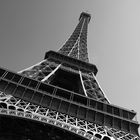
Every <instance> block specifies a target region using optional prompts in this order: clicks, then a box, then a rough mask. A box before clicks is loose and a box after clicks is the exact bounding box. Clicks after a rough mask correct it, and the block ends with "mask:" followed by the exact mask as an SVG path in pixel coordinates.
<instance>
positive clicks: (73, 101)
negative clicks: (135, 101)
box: [0, 12, 139, 140]
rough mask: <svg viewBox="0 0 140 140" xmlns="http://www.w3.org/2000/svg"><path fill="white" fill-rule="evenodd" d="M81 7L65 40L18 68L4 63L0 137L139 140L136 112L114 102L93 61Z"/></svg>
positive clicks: (0, 82) (0, 88) (0, 78)
mask: <svg viewBox="0 0 140 140" xmlns="http://www.w3.org/2000/svg"><path fill="white" fill-rule="evenodd" d="M90 19H91V16H90V14H88V13H85V12H82V13H81V15H80V18H79V23H78V25H77V26H76V28H75V30H74V32H73V33H72V35H71V36H70V38H69V39H68V40H67V41H66V43H65V44H64V45H63V46H62V48H60V49H59V50H58V52H55V51H48V52H46V54H45V58H44V60H43V61H41V62H39V63H38V64H36V65H34V66H31V67H29V68H27V69H25V70H22V71H20V72H18V73H15V72H12V71H9V70H7V69H4V68H0V140H74V139H77V140H82V139H83V140H84V139H89V140H95V139H102V140H114V139H115V140H117V139H122V140H137V139H139V134H138V127H139V124H138V122H137V121H135V120H134V117H135V115H136V112H134V111H132V110H128V109H125V108H121V107H118V106H115V105H112V104H110V102H109V100H108V99H107V97H106V96H105V94H104V92H103V90H102V89H101V87H100V85H99V83H98V81H97V79H96V77H95V76H96V74H97V71H98V70H97V67H96V66H95V65H93V64H90V63H89V59H88V53H87V28H88V23H89V21H90Z"/></svg>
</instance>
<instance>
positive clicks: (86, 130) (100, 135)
mask: <svg viewBox="0 0 140 140" xmlns="http://www.w3.org/2000/svg"><path fill="white" fill-rule="evenodd" d="M0 114H4V115H10V116H17V117H23V118H26V119H32V120H35V121H41V122H43V123H47V124H51V125H55V126H57V127H61V128H63V129H66V130H68V131H71V132H73V133H76V134H77V135H80V136H82V137H84V138H86V139H89V140H93V139H102V140H110V139H111V140H114V139H123V140H140V138H139V137H138V136H135V135H132V134H129V133H126V132H123V131H120V130H116V129H113V128H108V127H106V126H105V127H103V126H101V125H98V124H95V123H91V122H87V121H85V120H81V119H78V118H75V117H72V116H69V115H66V114H63V113H60V112H57V111H54V110H50V109H48V108H45V107H42V106H38V105H36V104H32V103H29V102H26V101H24V100H21V99H18V98H15V97H13V96H11V95H6V94H5V93H3V92H0Z"/></svg>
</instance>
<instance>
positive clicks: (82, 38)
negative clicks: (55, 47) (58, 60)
mask: <svg viewBox="0 0 140 140" xmlns="http://www.w3.org/2000/svg"><path fill="white" fill-rule="evenodd" d="M90 19H91V16H90V14H88V13H85V12H82V13H81V15H80V17H79V23H78V25H77V26H76V28H75V30H74V32H73V33H72V35H71V36H70V38H69V39H68V40H67V41H66V43H65V44H64V45H63V46H62V48H60V49H59V51H58V52H59V53H61V54H63V55H67V56H70V57H73V58H76V59H79V60H81V61H84V62H89V59H88V52H87V30H88V23H89V21H90Z"/></svg>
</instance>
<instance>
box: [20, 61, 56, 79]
mask: <svg viewBox="0 0 140 140" xmlns="http://www.w3.org/2000/svg"><path fill="white" fill-rule="evenodd" d="M57 66H58V64H57V63H56V62H54V61H49V60H43V61H42V62H40V63H38V64H36V65H34V66H32V67H30V68H27V69H25V70H22V71H20V72H19V73H21V74H22V75H25V76H27V77H31V78H33V79H36V80H39V81H41V80H43V79H44V78H45V77H46V76H48V75H49V74H50V73H51V72H52V71H53V70H55V68H56V67H57Z"/></svg>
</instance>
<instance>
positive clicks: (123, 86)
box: [0, 0, 140, 122]
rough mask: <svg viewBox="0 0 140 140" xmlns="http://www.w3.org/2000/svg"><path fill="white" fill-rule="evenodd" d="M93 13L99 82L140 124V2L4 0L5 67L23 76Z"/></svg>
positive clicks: (91, 45) (1, 45)
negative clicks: (82, 18) (134, 113)
mask: <svg viewBox="0 0 140 140" xmlns="http://www.w3.org/2000/svg"><path fill="white" fill-rule="evenodd" d="M87 10H88V12H89V13H90V14H91V16H92V19H91V21H90V23H89V28H88V29H89V31H88V52H89V58H90V62H91V63H94V64H96V65H97V67H98V69H99V72H98V75H97V78H98V81H99V83H100V85H101V87H102V88H103V90H104V91H105V93H106V95H107V97H108V98H109V100H110V102H111V103H113V104H115V105H119V106H122V107H125V108H128V109H133V110H135V111H137V112H138V120H139V122H140V110H139V106H140V102H139V99H140V1H139V0H38V1H37V0H1V1H0V66H2V67H6V68H8V69H10V70H14V71H19V70H22V69H24V68H27V67H29V66H31V65H33V64H35V63H37V62H39V61H41V60H42V59H43V58H44V54H45V52H46V51H48V50H55V51H57V50H58V49H59V48H60V47H61V46H62V44H63V43H65V41H66V40H67V39H68V37H69V36H70V35H71V33H72V32H73V30H74V28H75V26H76V25H77V23H78V18H79V15H80V13H81V12H82V11H87Z"/></svg>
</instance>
